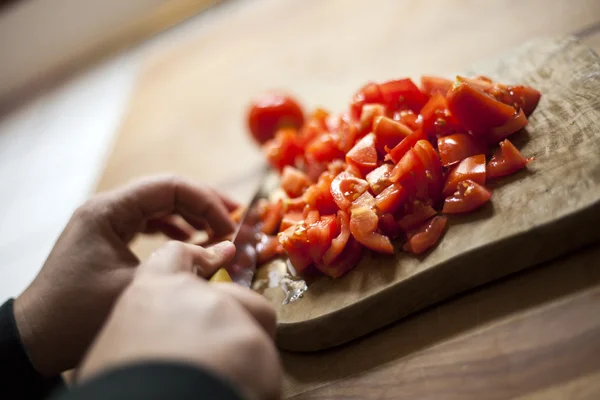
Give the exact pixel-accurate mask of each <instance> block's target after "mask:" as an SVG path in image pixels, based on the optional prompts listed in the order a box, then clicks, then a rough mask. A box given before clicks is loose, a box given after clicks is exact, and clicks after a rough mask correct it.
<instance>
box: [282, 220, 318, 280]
mask: <svg viewBox="0 0 600 400" xmlns="http://www.w3.org/2000/svg"><path fill="white" fill-rule="evenodd" d="M277 239H278V240H279V243H280V244H281V246H282V247H283V249H284V250H285V252H286V254H287V255H288V258H289V259H290V263H291V264H292V266H293V267H294V269H295V270H296V272H297V273H298V274H301V273H302V272H303V271H305V270H306V269H307V268H308V266H310V265H311V264H312V259H311V258H310V255H309V253H308V250H309V243H308V237H307V229H306V225H305V224H304V223H303V222H300V223H298V224H296V225H294V226H291V227H289V228H288V229H286V230H285V231H283V232H279V234H278V235H277Z"/></svg>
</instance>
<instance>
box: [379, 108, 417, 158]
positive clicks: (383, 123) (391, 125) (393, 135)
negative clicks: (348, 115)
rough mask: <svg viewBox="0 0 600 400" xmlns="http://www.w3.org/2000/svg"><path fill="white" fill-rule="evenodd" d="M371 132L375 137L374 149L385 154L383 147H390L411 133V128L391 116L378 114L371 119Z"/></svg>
mask: <svg viewBox="0 0 600 400" xmlns="http://www.w3.org/2000/svg"><path fill="white" fill-rule="evenodd" d="M373 133H374V134H375V137H376V145H375V147H376V149H377V151H378V152H379V154H381V155H384V154H385V147H386V146H387V147H389V148H392V147H394V146H396V145H397V144H398V143H400V142H401V141H402V140H403V139H404V138H406V137H408V135H410V134H411V133H412V130H411V129H410V128H409V127H408V126H406V125H404V124H403V123H401V122H396V121H394V120H393V119H391V118H388V117H384V116H378V117H375V119H374V120H373Z"/></svg>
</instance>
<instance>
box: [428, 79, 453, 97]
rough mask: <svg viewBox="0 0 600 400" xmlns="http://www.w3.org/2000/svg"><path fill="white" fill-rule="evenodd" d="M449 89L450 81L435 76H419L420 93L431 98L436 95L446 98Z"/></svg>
mask: <svg viewBox="0 0 600 400" xmlns="http://www.w3.org/2000/svg"><path fill="white" fill-rule="evenodd" d="M451 87H452V81H451V80H450V79H446V78H440V77H437V76H426V75H424V76H421V92H423V93H424V94H425V95H427V96H433V95H434V94H436V93H440V94H441V95H442V96H446V93H448V91H449V90H450V88H451Z"/></svg>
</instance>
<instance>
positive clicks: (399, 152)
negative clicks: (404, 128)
mask: <svg viewBox="0 0 600 400" xmlns="http://www.w3.org/2000/svg"><path fill="white" fill-rule="evenodd" d="M421 139H427V137H426V136H425V134H424V133H423V131H422V130H421V129H419V130H416V131H414V132H413V133H411V134H410V135H409V136H407V137H406V138H404V139H402V141H401V142H400V143H398V145H397V146H396V147H394V148H393V149H391V150H388V149H386V151H387V152H388V154H387V155H386V156H385V160H386V161H392V162H393V163H394V164H396V163H398V161H400V159H401V158H402V157H404V154H406V152H407V151H409V150H410V149H412V148H413V146H414V145H415V144H416V143H417V142H418V141H419V140H421Z"/></svg>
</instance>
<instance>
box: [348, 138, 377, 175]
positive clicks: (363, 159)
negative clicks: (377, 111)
mask: <svg viewBox="0 0 600 400" xmlns="http://www.w3.org/2000/svg"><path fill="white" fill-rule="evenodd" d="M346 162H347V163H348V164H353V165H354V166H356V167H357V168H358V169H359V170H360V171H361V173H362V174H363V175H364V174H366V173H368V172H369V171H371V170H373V169H375V168H376V167H377V150H376V148H375V134H373V133H369V134H368V135H366V136H365V137H363V138H362V139H360V140H359V141H358V142H356V144H355V145H354V147H353V148H352V149H350V151H349V152H348V153H346Z"/></svg>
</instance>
